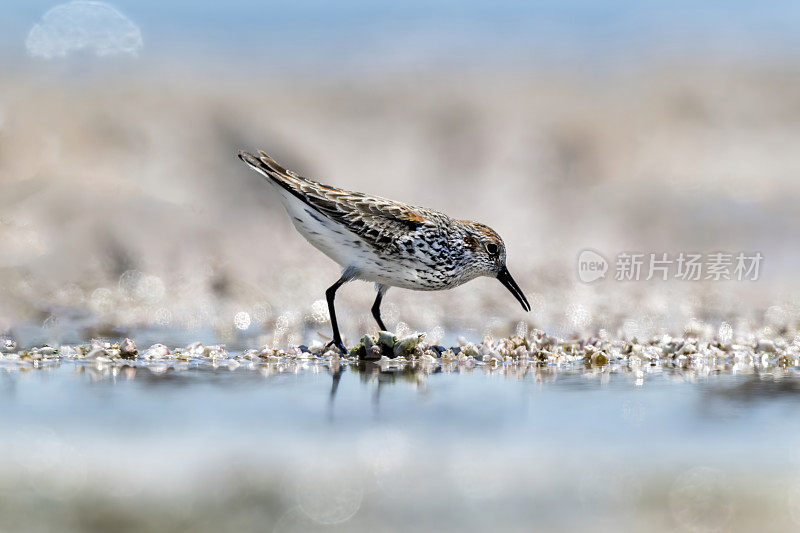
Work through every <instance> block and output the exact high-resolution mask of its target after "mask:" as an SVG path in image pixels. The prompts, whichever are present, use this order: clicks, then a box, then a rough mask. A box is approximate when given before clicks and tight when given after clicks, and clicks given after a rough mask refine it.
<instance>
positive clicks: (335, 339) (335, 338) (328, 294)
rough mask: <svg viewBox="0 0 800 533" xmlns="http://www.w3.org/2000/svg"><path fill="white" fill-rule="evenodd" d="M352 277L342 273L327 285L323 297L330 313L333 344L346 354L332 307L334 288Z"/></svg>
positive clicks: (334, 295) (334, 294) (334, 310)
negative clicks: (337, 279) (334, 281)
mask: <svg viewBox="0 0 800 533" xmlns="http://www.w3.org/2000/svg"><path fill="white" fill-rule="evenodd" d="M351 279H352V276H348V275H347V273H345V274H342V277H341V278H339V281H337V282H336V283H334V284H333V285H331V286H330V287H328V290H327V291H325V298H326V299H327V300H328V313H330V315H331V327H332V328H333V345H334V346H336V347H337V348H339V351H340V352H342V353H343V354H345V355H347V353H348V352H347V348H345V346H344V343H343V342H342V337H341V335H339V324H338V323H337V322H336V309H334V307H333V299H334V298H335V297H336V289H338V288H339V287H341V286H342V285H344V284H345V283H347V282H348V281H350V280H351Z"/></svg>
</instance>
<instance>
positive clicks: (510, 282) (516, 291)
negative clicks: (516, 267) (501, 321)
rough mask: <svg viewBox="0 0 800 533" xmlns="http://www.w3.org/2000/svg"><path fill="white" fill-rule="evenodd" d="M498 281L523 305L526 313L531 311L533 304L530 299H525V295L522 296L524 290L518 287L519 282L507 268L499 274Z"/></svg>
mask: <svg viewBox="0 0 800 533" xmlns="http://www.w3.org/2000/svg"><path fill="white" fill-rule="evenodd" d="M497 279H499V280H500V283H502V284H503V285H505V287H506V289H508V290H509V291H511V294H513V295H514V298H516V299H517V301H518V302H519V303H521V304H522V308H523V309H525V310H526V311H530V310H531V304H529V303H528V299H527V298H525V295H524V294H522V289H520V288H519V285H517V282H516V281H514V278H512V277H511V274H510V273H509V271H508V269H507V268H506V267H503V269H502V270H501V271H500V273H499V274H497Z"/></svg>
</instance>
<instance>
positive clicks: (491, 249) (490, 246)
mask: <svg viewBox="0 0 800 533" xmlns="http://www.w3.org/2000/svg"><path fill="white" fill-rule="evenodd" d="M486 251H487V252H489V255H497V245H496V244H495V243H493V242H490V243H489V244H487V245H486Z"/></svg>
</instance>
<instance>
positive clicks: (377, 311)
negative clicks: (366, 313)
mask: <svg viewBox="0 0 800 533" xmlns="http://www.w3.org/2000/svg"><path fill="white" fill-rule="evenodd" d="M388 289H389V287H387V286H386V285H378V296H376V297H375V303H374V304H372V316H374V317H375V320H376V321H377V322H378V327H379V328H381V331H386V326H384V325H383V320H381V300H383V294H384V293H385V292H386V291H387V290H388Z"/></svg>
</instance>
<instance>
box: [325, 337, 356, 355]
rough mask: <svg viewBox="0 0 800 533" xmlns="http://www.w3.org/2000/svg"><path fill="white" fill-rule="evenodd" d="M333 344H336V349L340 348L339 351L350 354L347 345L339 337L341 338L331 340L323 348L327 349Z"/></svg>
mask: <svg viewBox="0 0 800 533" xmlns="http://www.w3.org/2000/svg"><path fill="white" fill-rule="evenodd" d="M331 346H335V347H336V349H337V350H339V352H340V353H341V354H342V355H350V352H349V351H348V350H347V347H346V346H345V345H344V343H343V342H342V341H341V339H339V340H337V339H333V340H329V341H328V343H327V344H326V345H325V347H324V348H323V350H327V349H328V348H330V347H331Z"/></svg>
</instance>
